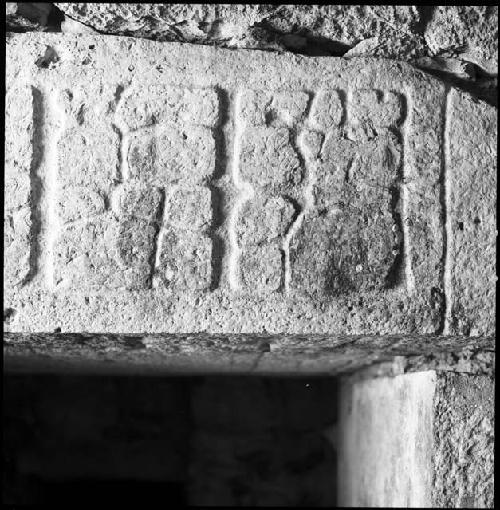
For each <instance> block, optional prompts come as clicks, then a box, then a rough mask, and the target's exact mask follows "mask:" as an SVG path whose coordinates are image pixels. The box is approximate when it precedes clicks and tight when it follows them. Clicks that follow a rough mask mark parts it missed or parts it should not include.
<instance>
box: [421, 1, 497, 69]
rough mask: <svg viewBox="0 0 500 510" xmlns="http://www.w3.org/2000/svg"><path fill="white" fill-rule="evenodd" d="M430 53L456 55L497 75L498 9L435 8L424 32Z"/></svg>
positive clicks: (487, 7) (473, 7) (457, 6)
mask: <svg viewBox="0 0 500 510" xmlns="http://www.w3.org/2000/svg"><path fill="white" fill-rule="evenodd" d="M425 41H426V44H427V46H428V47H429V49H430V51H431V54H433V55H439V54H446V53H448V54H450V55H459V56H460V58H461V59H463V60H467V61H469V62H474V63H475V64H476V65H478V66H480V67H481V68H482V69H484V70H485V71H486V72H488V73H491V74H497V73H498V6H497V5H490V6H486V5H473V6H466V5H451V6H437V7H436V8H435V9H434V11H433V14H432V18H431V20H430V22H429V23H428V24H427V27H426V30H425Z"/></svg>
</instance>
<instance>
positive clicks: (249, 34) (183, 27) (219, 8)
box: [56, 3, 425, 57]
mask: <svg viewBox="0 0 500 510" xmlns="http://www.w3.org/2000/svg"><path fill="white" fill-rule="evenodd" d="M56 5H57V6H58V7H59V8H60V9H61V10H62V11H64V12H65V13H66V14H67V15H68V16H69V17H70V18H74V19H76V20H78V21H80V22H82V23H85V24H86V25H89V26H92V27H93V28H95V29H97V30H99V31H102V32H105V33H111V34H122V35H134V36H139V37H147V38H151V39H155V40H160V41H180V42H183V41H185V42H195V43H205V44H208V43H216V44H220V45H222V46H225V47H239V48H260V49H275V50H276V49H283V48H286V49H292V50H296V49H297V48H298V49H300V48H301V47H302V46H304V45H305V44H306V41H307V39H308V38H312V39H319V38H321V39H324V40H326V41H327V42H330V44H331V45H332V46H335V45H340V46H342V47H348V46H350V45H355V44H358V43H359V42H360V41H363V40H365V39H367V38H368V39H372V40H373V39H374V38H375V39H376V40H377V44H376V45H374V47H371V49H370V52H369V53H365V54H366V55H373V56H375V55H377V56H385V57H411V56H415V55H420V54H422V52H423V51H424V50H425V45H424V40H423V37H422V36H421V34H420V33H419V23H420V21H421V15H420V13H419V11H418V9H417V8H416V7H415V6H354V5H308V6H304V5H272V4H261V5H236V4H235V5H231V4H192V5H175V4H127V5H125V4H109V3H108V4H96V3H90V4H82V3H57V4H56ZM396 27H397V28H396ZM325 46H327V47H328V44H325ZM323 51H324V54H326V55H327V54H329V53H328V49H326V50H323Z"/></svg>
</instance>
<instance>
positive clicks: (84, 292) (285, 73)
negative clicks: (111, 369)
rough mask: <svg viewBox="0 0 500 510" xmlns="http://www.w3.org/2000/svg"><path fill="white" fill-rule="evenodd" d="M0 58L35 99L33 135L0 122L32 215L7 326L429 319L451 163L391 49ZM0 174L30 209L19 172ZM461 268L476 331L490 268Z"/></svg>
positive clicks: (429, 329)
mask: <svg viewBox="0 0 500 510" xmlns="http://www.w3.org/2000/svg"><path fill="white" fill-rule="evenodd" d="M7 56H8V59H7V85H8V89H9V90H18V89H19V88H20V87H21V86H24V87H26V86H28V87H32V89H31V92H32V95H33V98H34V99H36V101H35V100H33V103H34V104H35V105H38V106H37V108H36V109H35V110H36V112H35V114H34V115H33V119H34V120H33V122H32V124H33V126H32V128H29V129H27V127H26V125H25V124H23V123H24V122H25V121H24V120H23V119H24V117H22V118H21V119H17V120H15V119H14V120H12V121H11V128H10V129H12V132H13V133H14V136H13V137H11V138H10V139H11V140H13V143H14V144H18V143H22V144H25V143H26V142H25V141H26V140H28V143H27V145H26V147H27V149H26V150H25V149H22V150H20V151H16V148H15V147H14V145H12V143H11V144H10V145H9V143H10V142H8V143H7V161H9V160H12V159H13V158H15V157H21V156H22V158H24V159H25V160H26V162H24V163H23V165H24V166H25V167H26V165H28V167H26V168H29V174H30V179H29V181H30V194H31V195H30V196H31V201H32V202H33V203H30V215H29V217H30V218H31V220H32V221H33V220H35V225H34V226H33V228H31V229H30V231H31V232H32V233H33V239H31V240H30V244H29V245H28V246H29V249H30V250H31V254H32V256H31V257H30V260H31V261H32V262H33V264H32V265H31V266H30V271H31V274H30V278H28V279H27V280H26V281H25V282H24V285H23V286H22V287H21V288H16V287H14V286H6V287H5V295H6V299H5V307H6V308H12V309H14V310H17V311H18V313H17V314H16V316H15V321H13V322H12V324H10V325H9V327H10V328H11V330H15V329H18V330H20V331H31V330H36V331H53V330H54V329H55V328H61V330H62V331H87V330H89V329H91V330H92V331H95V332H99V331H107V332H117V331H119V332H134V331H141V332H158V331H161V332H170V333H175V332H199V331H206V332H208V333H224V332H225V333H229V332H238V333H239V332H247V333H249V332H251V333H258V332H263V331H267V332H269V333H276V332H286V333H294V332H295V333H296V332H308V333H309V332H316V333H325V332H329V333H332V334H335V333H337V334H339V333H343V334H390V333H392V334H401V333H415V332H418V333H420V334H428V333H435V332H436V331H438V332H439V331H442V329H443V326H444V321H445V314H446V306H447V304H449V303H450V301H449V299H448V300H446V299H445V295H444V293H445V290H447V289H448V287H449V285H448V287H447V284H448V283H449V281H450V279H449V278H448V275H450V274H454V271H455V270H454V267H455V266H454V264H455V263H456V262H455V258H454V257H447V256H446V255H447V254H449V253H450V252H448V251H447V248H448V247H449V246H451V244H450V243H452V242H455V241H453V239H451V238H450V236H449V235H446V225H445V221H444V220H445V219H447V218H448V219H449V218H450V215H449V214H446V213H447V212H449V211H447V210H445V205H446V206H448V205H449V206H450V207H451V205H452V203H451V202H450V201H449V200H448V201H446V200H444V198H445V197H446V196H447V195H446V193H447V191H449V190H450V189H452V188H450V187H449V182H448V180H447V179H448V177H450V176H452V175H453V172H454V171H455V170H454V167H455V166H456V167H457V169H458V170H456V171H457V172H458V173H460V172H465V170H460V168H461V167H459V166H457V165H462V164H464V163H463V162H456V161H455V160H454V159H453V158H454V157H455V158H456V156H454V155H453V154H454V153H455V152H456V150H458V149H456V148H455V144H453V143H451V144H449V145H450V150H451V155H450V154H448V152H447V149H446V147H447V145H446V144H447V143H448V142H449V140H450V137H449V135H448V133H449V126H452V125H453V122H454V121H453V116H457V109H456V108H455V109H453V108H451V107H450V105H449V104H448V103H449V101H447V94H446V90H445V87H444V86H443V85H442V84H441V83H440V82H438V81H437V80H435V79H433V78H430V77H428V76H426V75H424V74H423V73H420V72H418V71H415V70H414V69H412V68H411V67H409V66H407V65H405V64H402V63H398V62H390V61H380V60H364V61H363V62H359V61H355V60H347V59H346V60H344V59H332V60H325V59H314V58H304V57H297V56H293V55H285V56H283V55H276V54H272V53H266V52H250V51H249V52H246V51H243V50H242V51H241V52H240V51H239V52H232V51H227V50H222V49H217V48H210V47H191V46H186V45H178V44H175V43H172V44H171V45H168V47H167V46H165V45H163V44H161V43H155V42H151V41H146V40H139V39H131V38H119V37H118V38H108V37H99V36H94V35H83V34H80V35H78V36H72V35H69V34H66V35H65V36H64V37H62V36H60V35H57V34H26V35H17V34H16V35H13V36H12V37H11V38H10V40H9V45H8V52H7ZM40 59H42V60H40ZM42 64H43V65H42ZM228 69H231V72H228ZM9 93H11V92H9ZM453 93H454V92H453ZM10 97H12V98H13V99H9V98H10ZM450 97H451V96H450ZM16 100H17V96H16V95H15V94H14V96H8V101H9V104H8V105H7V106H8V108H12V106H15V104H16V103H15V101H16ZM26 104H29V102H28V103H26ZM450 104H451V103H450ZM23 108H24V106H23ZM486 110H487V111H488V117H487V116H485V115H484V114H483V112H484V111H486ZM11 111H12V112H14V111H15V110H11ZM467 111H468V112H470V115H469V117H468V124H467V126H468V127H467V129H466V130H464V132H465V133H467V136H469V139H470V140H471V141H472V140H474V143H476V141H475V140H476V138H474V135H473V134H472V133H473V132H474V129H473V127H474V126H476V125H479V124H480V123H482V122H483V123H484V122H486V124H487V125H488V126H490V127H488V128H486V127H485V128H484V129H483V128H481V129H483V130H482V131H481V133H482V135H481V136H482V137H483V138H484V145H483V146H482V147H489V146H490V145H489V144H490V142H491V141H492V140H494V139H495V136H496V126H494V125H493V124H491V122H490V121H489V120H488V121H485V120H484V119H486V118H488V119H489V118H490V117H489V116H492V115H493V113H490V110H489V108H488V107H486V106H485V105H480V106H478V107H477V108H475V109H474V108H471V109H468V110H467ZM9 115H10V114H9ZM27 118H28V117H27ZM457 118H459V117H457ZM460 122H461V121H460ZM486 124H485V126H486ZM28 127H29V126H28ZM30 129H32V130H35V131H36V132H37V133H39V135H40V136H38V137H37V144H36V145H34V146H33V149H36V151H38V153H37V152H36V151H34V155H31V152H30V151H32V152H33V149H31V145H30V143H31V142H29V138H26V136H27V135H26V133H29V132H30ZM18 135H19V136H18ZM8 139H9V138H8ZM469 139H467V140H469ZM23 140H25V141H23ZM467 140H464V142H463V146H467V143H469V142H468V141H467ZM491 143H492V142H491ZM23 147H24V146H23ZM485 150H486V149H485ZM488 150H489V149H488ZM16 154H18V156H16ZM36 154H38V156H37V155H36ZM24 159H23V161H24ZM488 164H489V163H488ZM450 165H451V166H450ZM490 172H491V169H490V167H488V171H487V172H485V173H484V174H478V175H477V179H486V180H485V181H484V182H485V185H486V183H487V185H488V186H489V185H490V183H491V178H490ZM450 178H451V177H450ZM26 182H27V181H26ZM481 182H483V181H482V180H481ZM7 183H8V186H9V188H7V189H6V195H7V196H8V197H9V200H13V201H14V202H13V203H16V200H19V201H21V202H22V203H26V202H25V201H26V192H27V188H26V186H27V185H28V184H26V185H16V184H15V182H13V181H12V180H10V181H9V180H7ZM9 183H10V184H9ZM472 189H473V190H476V191H474V192H473V193H474V194H473V195H471V197H470V202H471V203H472V199H476V198H477V200H478V201H479V200H481V198H482V193H483V191H481V190H482V189H483V188H482V187H481V186H479V183H478V186H476V187H475V188H472ZM488 193H489V192H488ZM18 197H19V198H18ZM488 200H489V201H490V202H491V200H492V197H491V196H490V195H488ZM445 202H446V204H445ZM490 202H488V203H490ZM464 207H465V205H464ZM453 214H454V213H453ZM481 214H483V213H481ZM464 232H465V231H464ZM484 235H485V237H484V239H483V240H482V243H483V244H482V246H483V247H491V246H493V241H492V238H491V232H490V230H485V231H484ZM467 236H469V233H466V234H465V237H464V239H463V240H462V241H460V242H461V243H462V245H464V246H465V245H466V244H467V243H469V245H471V246H472V245H473V243H474V238H471V237H467ZM16 238H17V237H16ZM18 238H19V239H22V236H21V237H18ZM33 247H35V248H36V249H35V250H33ZM488 249H490V248H488ZM469 253H470V254H471V260H470V262H469V263H470V264H472V265H474V263H475V262H474V261H475V260H477V261H479V262H481V261H482V260H483V259H482V258H481V257H482V255H481V254H479V253H478V252H476V251H474V250H471V251H470V252H469ZM456 260H460V258H459V257H458V258H457V259H456ZM446 261H448V262H446ZM446 263H448V266H446ZM481 263H482V262H481ZM21 266H22V262H21V258H20V257H18V256H17V254H15V255H10V256H9V257H8V258H7V259H6V267H7V271H12V272H13V273H16V271H19V268H20V267H21ZM478 267H479V266H478ZM474 275H475V276H474V278H475V282H474V284H475V286H474V287H473V286H470V289H471V291H470V293H469V294H468V308H467V314H468V315H469V319H470V320H471V321H473V322H477V324H478V327H477V329H471V331H470V333H471V334H482V333H483V331H482V329H481V328H483V326H481V324H484V325H487V324H489V323H487V321H486V322H485V319H483V318H481V319H480V320H479V319H477V317H482V316H481V315H480V314H482V313H483V312H482V311H481V312H478V308H477V306H481V307H483V308H485V306H484V305H485V300H484V296H486V295H487V291H486V290H485V289H490V288H491V282H489V281H488V280H484V279H481V278H482V276H481V275H480V274H479V272H477V273H476V272H475V273H474ZM445 284H446V285H445ZM468 288H469V287H468ZM448 297H449V298H450V299H452V296H451V295H450V296H448ZM476 298H477V299H476ZM477 303H479V305H477ZM476 305H477V306H476ZM453 310H454V309H453ZM454 313H455V312H454V311H452V316H450V317H447V318H446V319H447V320H449V321H450V323H451V322H452V321H453V314H454ZM485 314H486V312H485ZM484 327H485V326H484ZM488 327H489V326H488Z"/></svg>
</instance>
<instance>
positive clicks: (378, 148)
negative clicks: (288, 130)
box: [290, 90, 404, 296]
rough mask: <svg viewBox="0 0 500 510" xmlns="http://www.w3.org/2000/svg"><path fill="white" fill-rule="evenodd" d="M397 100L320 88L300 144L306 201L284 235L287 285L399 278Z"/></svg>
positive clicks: (366, 283)
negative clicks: (296, 224)
mask: <svg viewBox="0 0 500 510" xmlns="http://www.w3.org/2000/svg"><path fill="white" fill-rule="evenodd" d="M403 103H404V98H403V96H401V95H400V94H396V93H393V92H386V93H382V92H381V91H376V90H368V91H365V90H363V91H353V93H352V97H351V99H350V100H349V101H347V100H346V94H344V93H343V92H342V91H320V92H319V93H318V94H317V95H316V97H315V99H314V101H313V104H312V107H311V116H310V119H309V123H308V124H309V130H307V131H304V132H303V133H302V137H301V143H302V144H303V146H304V154H305V158H306V162H307V165H308V166H309V167H310V168H311V169H312V172H313V173H314V184H313V185H312V190H311V192H312V204H311V207H310V208H309V210H308V211H307V214H306V215H305V218H304V221H303V223H302V227H301V229H300V230H299V231H298V232H297V235H296V236H294V238H292V245H291V250H290V257H291V268H292V275H291V285H292V287H293V288H295V289H297V290H299V291H301V292H306V293H308V294H310V295H325V294H326V295H332V296H338V295H341V294H345V293H350V292H353V291H354V292H359V291H363V292H364V291H371V290H381V289H384V288H390V287H393V286H394V285H396V284H397V283H398V281H399V278H400V276H399V274H400V269H401V268H400V267H399V266H400V262H401V257H402V234H401V226H400V218H399V215H400V212H399V210H400V198H399V182H400V179H401V174H402V171H401V166H402V150H403V149H402V147H403V144H402V139H401V133H400V131H399V128H400V126H401V122H402V121H403V117H404V106H403Z"/></svg>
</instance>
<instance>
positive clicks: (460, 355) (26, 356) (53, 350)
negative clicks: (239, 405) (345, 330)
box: [4, 296, 495, 379]
mask: <svg viewBox="0 0 500 510" xmlns="http://www.w3.org/2000/svg"><path fill="white" fill-rule="evenodd" d="M96 300H97V297H96V296H92V297H84V298H82V299H81V306H82V308H83V307H84V306H89V305H91V304H92V302H93V301H96ZM16 315H17V313H16V310H13V309H10V310H8V313H5V316H4V326H7V325H8V324H9V323H11V322H12V321H15V319H16ZM4 358H5V362H4V367H5V370H6V371H8V372H10V371H14V372H15V371H19V372H28V373H31V372H37V371H42V372H43V371H56V372H66V371H71V372H84V373H86V372H89V373H92V372H105V373H110V374H111V373H158V374H170V375H172V374H176V373H181V374H203V373H213V372H223V373H234V374H238V373H239V374H257V373H258V374H277V373H279V374H290V375H297V374H303V375H306V374H324V375H329V376H335V375H338V374H345V373H351V374H352V373H354V374H356V377H357V378H359V379H366V378H373V377H374V376H375V375H376V376H381V375H385V376H393V375H400V374H404V373H406V372H416V371H422V370H431V369H432V370H439V371H448V372H456V373H466V374H471V375H488V376H491V375H494V373H495V338H492V337H486V338H485V337H481V338H468V337H463V336H461V337H453V336H446V337H442V336H441V337H439V336H430V335H428V336H415V335H409V336H405V337H390V336H365V337H351V336H332V335H307V336H306V335H286V336H285V335H258V336H257V335H210V334H204V333H197V334H176V335H165V334H163V335H159V334H147V335H146V334H144V335H138V334H135V335H133V334H128V335H123V334H122V335H116V334H115V335H113V334H90V333H86V334H85V333H79V334H76V333H73V334H72V333H65V334H60V333H52V334H50V333H37V334H35V333H5V341H4ZM353 377H354V376H353Z"/></svg>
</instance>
